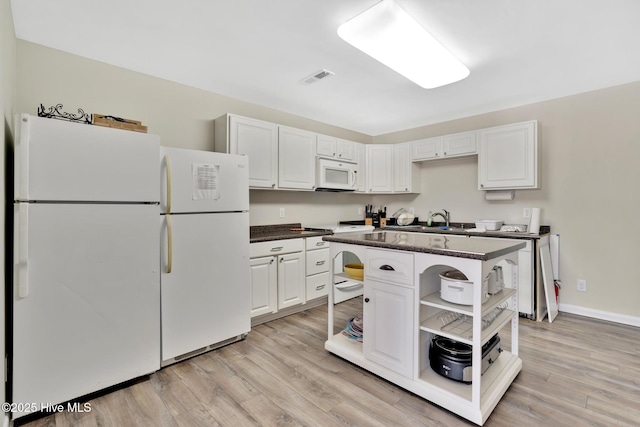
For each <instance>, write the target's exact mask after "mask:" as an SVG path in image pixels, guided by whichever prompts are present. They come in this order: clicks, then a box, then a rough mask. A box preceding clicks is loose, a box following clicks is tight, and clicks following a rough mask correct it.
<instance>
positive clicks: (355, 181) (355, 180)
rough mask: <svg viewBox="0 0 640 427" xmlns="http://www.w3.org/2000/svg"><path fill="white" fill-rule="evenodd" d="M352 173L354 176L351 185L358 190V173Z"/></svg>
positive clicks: (353, 171)
mask: <svg viewBox="0 0 640 427" xmlns="http://www.w3.org/2000/svg"><path fill="white" fill-rule="evenodd" d="M351 173H352V174H353V184H352V185H351V187H352V188H358V172H357V171H355V170H352V171H351Z"/></svg>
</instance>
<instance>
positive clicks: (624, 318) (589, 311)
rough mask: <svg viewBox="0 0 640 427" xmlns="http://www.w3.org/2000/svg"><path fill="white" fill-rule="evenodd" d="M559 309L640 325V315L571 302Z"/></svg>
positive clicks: (625, 323)
mask: <svg viewBox="0 0 640 427" xmlns="http://www.w3.org/2000/svg"><path fill="white" fill-rule="evenodd" d="M558 310H559V311H562V312H564V313H571V314H578V315H580V316H586V317H593V318H595V319H600V320H608V321H610V322H616V323H622V324H624V325H630V326H637V327H640V317H637V316H629V315H626V314H618V313H611V312H608V311H602V310H594V309H592V308H585V307H580V306H578V305H569V304H559V305H558Z"/></svg>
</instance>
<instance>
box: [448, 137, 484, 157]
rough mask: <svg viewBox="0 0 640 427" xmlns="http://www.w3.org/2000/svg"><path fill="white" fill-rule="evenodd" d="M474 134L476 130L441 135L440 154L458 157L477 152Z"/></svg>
mask: <svg viewBox="0 0 640 427" xmlns="http://www.w3.org/2000/svg"><path fill="white" fill-rule="evenodd" d="M476 136H477V132H476V131H471V132H461V133H454V134H452V135H445V136H443V137H442V155H443V156H444V157H458V156H471V155H474V154H478V148H477V144H476Z"/></svg>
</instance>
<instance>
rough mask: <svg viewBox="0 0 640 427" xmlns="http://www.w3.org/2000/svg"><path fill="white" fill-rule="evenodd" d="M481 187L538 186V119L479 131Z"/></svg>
mask: <svg viewBox="0 0 640 427" xmlns="http://www.w3.org/2000/svg"><path fill="white" fill-rule="evenodd" d="M479 135H480V145H479V148H478V187H479V189H480V190H490V189H496V190H508V189H518V188H537V187H538V180H537V175H538V174H537V165H538V159H537V157H538V142H537V121H535V120H534V121H530V122H523V123H515V124H512V125H507V126H498V127H494V128H489V129H483V130H480V131H479Z"/></svg>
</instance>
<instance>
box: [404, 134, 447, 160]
mask: <svg viewBox="0 0 640 427" xmlns="http://www.w3.org/2000/svg"><path fill="white" fill-rule="evenodd" d="M441 152H442V137H441V136H438V137H435V138H427V139H419V140H417V141H412V142H411V160H413V161H414V162H417V161H420V160H432V159H439V158H440V153H441Z"/></svg>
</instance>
